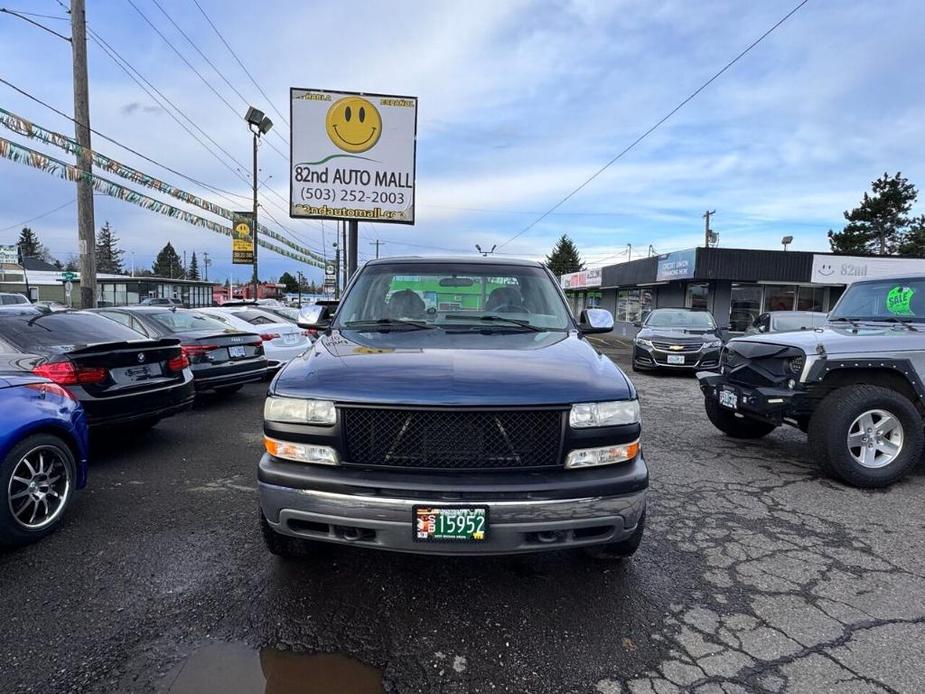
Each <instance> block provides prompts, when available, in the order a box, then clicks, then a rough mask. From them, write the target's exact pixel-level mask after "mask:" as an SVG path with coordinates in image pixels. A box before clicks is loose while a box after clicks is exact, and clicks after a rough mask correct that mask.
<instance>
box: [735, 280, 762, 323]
mask: <svg viewBox="0 0 925 694" xmlns="http://www.w3.org/2000/svg"><path fill="white" fill-rule="evenodd" d="M760 313H761V285H758V284H733V285H732V297H731V301H730V302H729V325H730V326H731V327H730V330H733V331H735V332H745V331H746V330H747V329H748V326H750V325H751V324H752V323H754V322H755V319H756V318H757V317H758V314H760Z"/></svg>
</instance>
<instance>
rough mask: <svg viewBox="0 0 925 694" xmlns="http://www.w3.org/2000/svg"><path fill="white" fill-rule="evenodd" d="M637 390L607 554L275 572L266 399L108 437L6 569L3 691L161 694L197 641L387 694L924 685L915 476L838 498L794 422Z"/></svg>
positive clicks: (691, 384) (249, 398) (688, 389)
mask: <svg viewBox="0 0 925 694" xmlns="http://www.w3.org/2000/svg"><path fill="white" fill-rule="evenodd" d="M609 353H610V354H612V356H613V358H614V359H615V360H616V361H617V362H618V363H620V364H621V365H622V366H624V367H626V366H628V360H627V354H626V352H625V351H623V350H621V349H619V348H617V349H612V350H610V351H609ZM632 378H633V381H634V382H635V383H636V385H637V387H638V389H639V392H640V399H641V403H642V410H643V418H644V439H643V445H644V448H645V451H646V459H647V462H648V463H649V465H650V469H651V474H652V489H651V495H650V502H649V503H650V510H649V513H648V514H647V521H648V527H647V530H646V536H645V539H644V540H643V544H642V546H641V548H640V550H639V552H638V553H637V555H636V556H635V557H634V558H633V559H632V560H630V561H628V562H624V563H622V564H600V563H598V562H595V561H592V560H590V559H586V558H584V557H583V556H582V555H577V554H571V553H564V552H554V553H549V554H543V555H536V556H527V557H514V558H501V559H499V558H492V559H471V558H469V559H467V558H455V557H454V558H438V557H420V556H404V555H395V554H386V553H377V552H372V551H367V550H359V549H356V548H339V547H332V548H330V549H326V550H324V551H323V552H321V553H320V554H318V555H317V556H315V557H312V558H311V559H309V560H307V561H304V562H298V563H292V564H287V563H284V562H281V561H280V560H278V559H276V558H272V557H271V556H270V555H268V554H267V553H266V551H265V550H264V548H263V546H262V542H261V540H260V537H259V533H258V530H257V522H256V497H255V491H254V469H255V464H256V459H257V456H258V454H259V448H260V443H259V442H260V411H261V405H262V395H263V386H260V385H255V386H249V387H247V388H245V389H244V390H243V391H242V392H241V393H240V394H239V395H238V396H235V397H231V398H223V399H211V400H208V401H205V402H203V403H201V404H200V405H198V406H197V408H196V409H195V410H194V411H193V412H191V413H189V415H188V416H186V417H174V418H172V419H170V420H166V421H164V422H162V423H161V424H160V425H159V426H158V427H157V428H156V429H155V430H154V431H152V432H150V433H149V434H147V435H145V436H143V437H140V438H138V439H136V440H127V441H124V440H118V439H113V440H110V441H108V442H107V443H106V444H105V445H104V446H101V447H98V449H97V455H96V457H95V460H94V463H93V465H92V466H91V474H90V483H89V486H88V488H87V490H86V491H85V493H83V494H82V495H81V496H80V497H79V498H78V501H77V504H76V505H75V506H73V507H72V509H71V512H70V514H69V517H68V518H67V519H66V522H65V524H64V526H63V527H62V528H61V530H60V531H59V532H57V533H56V534H54V535H53V536H51V537H50V538H48V539H47V540H46V541H44V542H42V543H40V544H38V545H35V546H32V547H29V548H26V549H23V550H18V551H15V552H10V553H7V554H3V555H0V615H2V627H3V628H2V629H0V691H3V692H27V691H43V692H59V691H61V692H66V691H80V692H136V691H137V692H167V691H169V688H170V685H171V682H172V681H173V677H174V676H175V673H176V672H177V669H178V668H179V667H182V664H183V663H184V661H185V659H186V658H188V657H189V656H190V654H192V653H194V652H196V651H197V649H199V648H201V647H202V646H204V645H205V644H208V643H213V642H215V641H216V640H218V641H227V642H230V643H233V644H244V645H246V646H249V647H251V648H259V647H262V646H271V647H276V648H281V649H283V650H293V651H297V652H306V653H344V654H348V655H350V656H352V657H354V658H356V659H358V660H361V661H363V662H365V663H368V664H369V665H371V666H373V667H375V668H377V669H378V670H379V671H380V672H381V673H382V678H383V686H384V688H385V690H386V691H389V692H447V693H455V692H589V693H592V694H595V693H599V694H626V693H632V694H636V693H642V692H645V693H651V692H655V693H658V694H665V693H667V692H682V691H683V692H688V691H690V692H698V693H700V694H713V693H725V694H733V693H735V692H800V693H803V692H839V694H841V693H842V692H865V693H866V692H920V691H922V690H923V688H925V658H923V657H922V655H923V646H922V644H923V643H925V503H923V500H925V466H919V468H918V469H917V470H916V471H914V472H913V474H912V475H910V476H909V478H907V479H906V480H905V481H903V482H901V483H900V484H898V485H895V486H894V487H892V488H890V489H887V490H883V491H864V490H857V489H852V488H850V487H846V486H844V485H842V484H840V483H837V482H835V481H833V480H830V479H828V478H826V477H824V476H822V475H821V474H820V472H819V471H818V470H817V468H816V467H815V466H814V465H813V462H812V460H811V457H810V453H809V450H808V447H807V445H806V440H805V437H804V436H803V435H802V434H800V433H799V432H797V431H795V430H789V429H780V430H778V431H776V432H774V433H772V434H771V435H770V436H768V437H766V438H765V439H761V440H758V441H736V440H732V439H728V438H726V437H724V436H723V435H722V434H720V433H719V432H718V431H716V430H714V429H713V428H712V426H711V425H710V424H709V422H708V421H707V419H706V416H705V415H704V413H703V407H702V401H701V397H700V394H699V391H698V389H697V384H696V381H695V379H693V377H689V376H678V375H674V374H669V375H646V374H638V375H637V374H633V375H632Z"/></svg>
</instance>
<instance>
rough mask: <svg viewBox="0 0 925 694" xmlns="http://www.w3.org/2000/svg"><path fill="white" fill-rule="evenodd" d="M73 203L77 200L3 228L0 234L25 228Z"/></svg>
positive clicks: (75, 199)
mask: <svg viewBox="0 0 925 694" xmlns="http://www.w3.org/2000/svg"><path fill="white" fill-rule="evenodd" d="M75 202H77V198H74V199H73V200H68V201H67V202H66V203H64V204H63V205H58V206H57V207H55V208H52V209H50V210H48V212H43V213H42V214H39V215H36V216H35V217H30V218H29V219H25V220H23V221H21V222H19V223H17V224H10V226H8V227H3V228H2V229H0V232H4V231H9V230H10V229H15V228H16V227H22V226H25V225H26V224H29V223H30V222H34V221H35V220H37V219H43V218H45V217H47V216H48V215H50V214H54V213H55V212H57V211H58V210H63V209H64V208H65V207H68V206H69V205H73V204H74V203H75Z"/></svg>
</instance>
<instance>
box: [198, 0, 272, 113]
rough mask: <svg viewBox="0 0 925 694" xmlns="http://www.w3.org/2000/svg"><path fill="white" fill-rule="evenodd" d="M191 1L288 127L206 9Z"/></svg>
mask: <svg viewBox="0 0 925 694" xmlns="http://www.w3.org/2000/svg"><path fill="white" fill-rule="evenodd" d="M193 2H194V3H195V5H196V7H198V8H199V11H200V12H201V13H202V16H203V17H205V19H206V21H207V22H208V23H209V26H210V27H212V31H214V32H215V34H216V35H217V36H218V38H219V39H220V40H221V42H222V43H223V44H225V48H227V49H228V52H229V53H231V55H232V56H233V57H234V59H235V60H236V61H237V63H238V65H240V66H241V69H242V70H244V74H246V75H247V76H248V78H249V79H250V81H251V82H252V83H253V85H254V86H255V87H257V91H259V92H260V95H261V96H262V97H263V98H264V99H266V100H267V103H268V104H270V107H271V108H272V109H273V110H274V111H276V115H277V116H279V117H280V119H282V121H283V123H285V124H286V127H287V128H288V127H289V121H288V120H286V116H284V115H283V114H282V113H281V112H280V110H279V109H278V108H276V104H274V103H273V101H272V100H271V99H270V97H268V96H267V94H266V92H264V91H263V89H261V87H260V85H259V84H257V80H255V79H254V76H253V75H252V74H251V73H250V71H249V70H248V69H247V68H246V67H244V63H242V62H241V59H240V58H239V57H238V54H237V53H235V52H234V49H233V48H232V47H231V45H230V44H229V43H228V42H227V41H226V40H225V37H224V36H222V32H220V31H219V30H218V27H217V26H215V23H214V22H213V21H212V20H211V19H210V18H209V15H208V14H206V11H205V10H204V9H202V5H200V4H199V0H193Z"/></svg>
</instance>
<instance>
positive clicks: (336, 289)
mask: <svg viewBox="0 0 925 694" xmlns="http://www.w3.org/2000/svg"><path fill="white" fill-rule="evenodd" d="M334 267H335V268H336V270H337V272H335V273H334V300H335V301H337V300H338V299H340V246H339V245H338V244H336V243H335V244H334Z"/></svg>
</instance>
